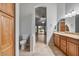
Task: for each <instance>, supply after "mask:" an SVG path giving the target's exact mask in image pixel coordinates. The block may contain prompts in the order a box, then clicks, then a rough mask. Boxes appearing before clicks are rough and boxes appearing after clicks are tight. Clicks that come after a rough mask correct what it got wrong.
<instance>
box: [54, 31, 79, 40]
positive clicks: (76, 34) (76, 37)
mask: <svg viewBox="0 0 79 59" xmlns="http://www.w3.org/2000/svg"><path fill="white" fill-rule="evenodd" d="M54 33H55V34H59V35H62V36H67V37H71V38H74V39H78V40H79V33H69V32H54Z"/></svg>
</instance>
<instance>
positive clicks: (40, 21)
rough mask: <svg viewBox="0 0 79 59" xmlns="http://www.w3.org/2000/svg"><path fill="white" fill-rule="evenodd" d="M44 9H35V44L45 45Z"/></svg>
mask: <svg viewBox="0 0 79 59" xmlns="http://www.w3.org/2000/svg"><path fill="white" fill-rule="evenodd" d="M46 11H47V10H46V7H36V8H35V27H36V28H35V35H36V42H42V43H46V35H47V34H46V23H47V13H46Z"/></svg>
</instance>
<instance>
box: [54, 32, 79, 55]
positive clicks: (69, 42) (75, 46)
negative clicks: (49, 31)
mask: <svg viewBox="0 0 79 59" xmlns="http://www.w3.org/2000/svg"><path fill="white" fill-rule="evenodd" d="M54 44H55V46H57V47H58V48H59V49H60V50H61V51H62V52H63V53H64V54H65V55H68V56H79V40H78V39H76V38H72V37H67V36H64V35H60V34H55V33H54Z"/></svg>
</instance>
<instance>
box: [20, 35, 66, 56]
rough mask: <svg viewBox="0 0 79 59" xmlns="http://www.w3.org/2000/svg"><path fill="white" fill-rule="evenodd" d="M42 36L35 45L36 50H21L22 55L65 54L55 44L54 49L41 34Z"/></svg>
mask: <svg viewBox="0 0 79 59" xmlns="http://www.w3.org/2000/svg"><path fill="white" fill-rule="evenodd" d="M38 38H40V39H39V40H38V41H37V43H36V46H35V51H34V52H27V51H22V50H20V56H65V55H64V54H63V53H62V52H61V51H60V50H59V49H58V48H57V47H55V46H53V48H52V50H51V48H50V47H49V46H47V45H46V44H45V43H44V36H43V35H39V37H38Z"/></svg>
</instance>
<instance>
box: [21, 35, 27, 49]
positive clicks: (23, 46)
mask: <svg viewBox="0 0 79 59" xmlns="http://www.w3.org/2000/svg"><path fill="white" fill-rule="evenodd" d="M22 38H23V39H22V40H21V41H20V45H21V50H24V49H25V44H26V42H27V38H28V36H27V35H22Z"/></svg>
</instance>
